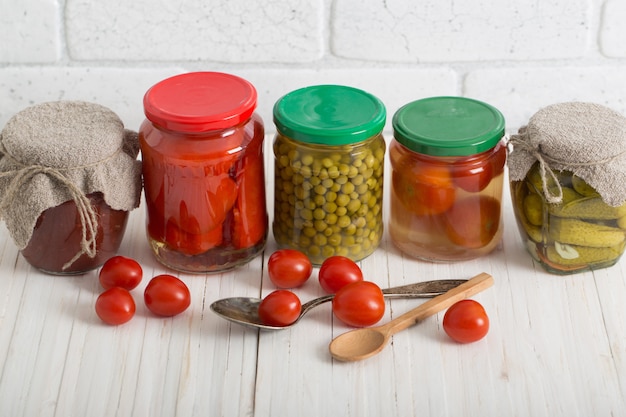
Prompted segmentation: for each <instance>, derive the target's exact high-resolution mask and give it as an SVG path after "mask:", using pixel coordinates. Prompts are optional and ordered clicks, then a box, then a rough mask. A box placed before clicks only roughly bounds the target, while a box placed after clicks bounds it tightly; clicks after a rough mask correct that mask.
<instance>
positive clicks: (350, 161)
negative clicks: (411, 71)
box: [272, 85, 386, 265]
mask: <svg viewBox="0 0 626 417" xmlns="http://www.w3.org/2000/svg"><path fill="white" fill-rule="evenodd" d="M385 119H386V111H385V107H384V105H383V103H382V102H381V101H380V100H379V99H378V98H376V97H374V96H373V95H371V94H369V93H367V92H365V91H362V90H359V89H356V88H352V87H347V86H340V85H317V86H310V87H305V88H302V89H299V90H295V91H293V92H291V93H288V94H287V95H285V96H283V97H282V98H281V99H279V100H278V101H277V102H276V104H275V105H274V123H275V125H276V129H277V133H276V137H275V140H274V155H275V169H274V220H273V225H272V228H273V233H274V238H275V240H276V242H277V244H278V246H279V247H286V248H292V249H297V250H300V251H301V252H303V253H305V254H306V255H307V256H308V257H309V258H310V259H311V262H312V263H313V264H316V265H320V264H321V263H322V262H323V261H324V260H325V259H326V258H329V257H331V256H335V255H340V256H345V257H348V258H350V259H352V260H354V261H358V260H361V259H363V258H365V257H366V256H368V255H370V254H371V253H372V252H373V251H374V250H375V249H376V248H377V247H378V245H379V244H380V240H381V238H382V235H383V219H382V215H383V213H382V209H383V172H384V157H385V141H384V139H383V136H382V130H383V127H384V125H385Z"/></svg>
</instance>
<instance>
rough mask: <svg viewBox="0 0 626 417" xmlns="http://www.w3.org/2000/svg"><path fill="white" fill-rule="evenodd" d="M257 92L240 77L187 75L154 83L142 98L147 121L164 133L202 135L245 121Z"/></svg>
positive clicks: (217, 74) (201, 74) (214, 73)
mask: <svg viewBox="0 0 626 417" xmlns="http://www.w3.org/2000/svg"><path fill="white" fill-rule="evenodd" d="M256 100H257V93H256V89H255V88H254V86H253V85H252V84H250V83H249V82H248V81H246V80H244V79H243V78H239V77H237V76H235V75H231V74H224V73H221V72H191V73H187V74H181V75H176V76H173V77H170V78H166V79H165V80H163V81H161V82H159V83H157V84H155V85H154V86H152V87H151V88H150V89H149V90H148V91H147V92H146V94H145V96H144V98H143V107H144V112H145V114H146V117H147V118H148V120H150V121H151V122H152V123H154V124H156V125H158V126H161V127H163V128H165V129H168V130H174V131H182V132H204V131H209V130H219V129H226V128H229V127H232V126H236V125H238V124H240V123H242V122H244V121H246V120H248V119H249V118H250V117H251V116H252V113H253V112H254V110H255V108H256Z"/></svg>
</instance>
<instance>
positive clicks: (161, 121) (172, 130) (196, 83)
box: [139, 72, 268, 273]
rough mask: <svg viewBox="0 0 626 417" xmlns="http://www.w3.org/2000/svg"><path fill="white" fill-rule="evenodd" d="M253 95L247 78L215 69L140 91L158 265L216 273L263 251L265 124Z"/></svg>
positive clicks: (149, 213) (149, 208) (146, 185)
mask: <svg viewBox="0 0 626 417" xmlns="http://www.w3.org/2000/svg"><path fill="white" fill-rule="evenodd" d="M256 99H257V94H256V90H255V89H254V87H253V86H252V84H250V83H249V82H248V81H246V80H243V79H241V78H239V77H236V76H234V75H230V74H224V73H217V72H195V73H187V74H182V75H178V76H174V77H171V78H168V79H165V80H163V81H161V82H160V83H158V84H156V85H155V86H153V87H152V88H150V90H148V92H147V93H146V95H145V97H144V110H145V114H146V118H147V120H145V121H144V123H143V124H142V125H141V129H140V131H139V141H140V145H141V151H142V157H143V175H144V193H145V198H146V209H147V234H148V240H149V242H150V246H151V248H152V251H153V253H154V255H155V256H156V258H157V260H158V261H159V262H161V263H163V264H164V265H166V266H168V267H170V268H173V269H176V270H180V271H184V272H192V273H201V272H219V271H224V270H227V269H231V268H233V267H236V266H238V265H241V264H244V263H246V262H249V261H250V260H251V259H252V258H254V257H255V256H256V255H258V254H259V253H260V252H261V251H262V250H263V248H264V246H265V242H266V237H267V228H268V219H267V209H266V200H265V175H264V165H263V164H264V161H263V139H264V129H263V122H262V120H261V118H260V117H259V116H258V115H257V114H256V113H254V110H255V108H256Z"/></svg>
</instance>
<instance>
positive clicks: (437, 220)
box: [389, 97, 507, 261]
mask: <svg viewBox="0 0 626 417" xmlns="http://www.w3.org/2000/svg"><path fill="white" fill-rule="evenodd" d="M504 129H505V124H504V117H503V116H502V114H501V113H500V112H499V111H498V110H497V109H496V108H494V107H492V106H490V105H489V104H486V103H483V102H480V101H477V100H473V99H469V98H464V97H431V98H426V99H422V100H417V101H414V102H411V103H409V104H406V105H405V106H403V107H402V108H400V109H399V110H398V111H397V112H396V113H395V115H394V117H393V131H394V139H393V140H392V141H391V144H390V146H389V157H390V160H391V167H392V173H391V183H392V186H391V198H390V216H389V234H390V236H391V239H392V241H393V243H394V244H395V245H396V246H397V247H398V248H399V249H400V250H401V251H402V252H404V253H406V254H408V255H410V256H413V257H416V258H420V259H424V260H428V261H460V260H467V259H473V258H476V257H479V256H482V255H485V254H487V253H489V252H491V251H492V250H493V249H494V248H495V247H496V246H497V245H498V243H499V241H500V239H501V237H502V229H503V228H502V213H501V211H502V189H503V178H504V166H505V163H506V155H507V154H506V152H507V151H506V146H505V144H504V142H503V140H502V138H503V136H504Z"/></svg>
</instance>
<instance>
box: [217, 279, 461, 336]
mask: <svg viewBox="0 0 626 417" xmlns="http://www.w3.org/2000/svg"><path fill="white" fill-rule="evenodd" d="M464 282H467V280H466V279H442V280H434V281H424V282H418V283H415V284H409V285H403V286H401V287H394V288H387V289H384V290H383V294H384V295H385V297H387V298H430V297H435V296H437V295H440V294H443V293H445V292H446V291H448V290H450V289H452V288H455V287H457V286H459V285H461V284H463V283H464ZM333 297H334V295H333V294H330V295H326V296H323V297H319V298H315V299H313V300H311V301H309V302H306V303H304V304H302V309H301V310H300V316H299V317H298V318H297V319H296V321H295V322H293V323H292V324H290V325H289V326H269V325H267V324H264V323H263V322H262V321H261V319H260V318H259V304H260V303H261V301H262V300H261V299H260V298H248V297H233V298H223V299H221V300H217V301H215V302H214V303H212V304H211V306H210V307H211V310H213V312H214V313H216V314H217V315H218V316H221V317H223V318H225V319H226V320H230V321H232V322H235V323H239V324H243V325H244V326H250V327H254V328H261V329H268V330H280V329H286V328H288V327H290V326H293V325H294V324H296V323H297V322H298V321H299V320H300V319H301V318H302V316H304V315H305V314H306V313H307V312H308V311H309V310H311V309H312V308H313V307H317V306H318V305H320V304H322V303H325V302H327V301H330V300H332V299H333Z"/></svg>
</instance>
